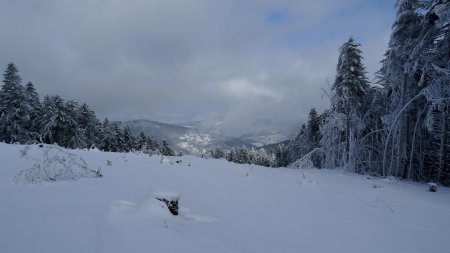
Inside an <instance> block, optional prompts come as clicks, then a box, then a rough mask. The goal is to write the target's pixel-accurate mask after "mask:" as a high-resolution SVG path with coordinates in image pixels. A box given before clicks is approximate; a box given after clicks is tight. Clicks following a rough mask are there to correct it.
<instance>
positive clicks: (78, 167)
mask: <svg viewBox="0 0 450 253" xmlns="http://www.w3.org/2000/svg"><path fill="white" fill-rule="evenodd" d="M39 151H41V152H42V157H39V158H37V159H34V160H35V163H34V164H33V166H32V167H31V168H29V169H27V170H22V171H21V172H19V173H18V174H17V175H16V177H15V182H16V183H33V184H37V183H41V182H43V181H60V180H74V179H78V178H93V177H101V176H102V174H101V172H100V168H99V169H92V168H90V167H89V166H88V164H87V163H86V162H85V161H84V160H83V158H81V157H79V156H77V155H76V154H72V153H69V152H67V151H66V150H64V149H63V148H60V147H58V146H54V145H45V146H44V147H43V149H40V150H39ZM21 155H23V154H21Z"/></svg>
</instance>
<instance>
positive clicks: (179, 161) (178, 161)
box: [175, 160, 183, 163]
mask: <svg viewBox="0 0 450 253" xmlns="http://www.w3.org/2000/svg"><path fill="white" fill-rule="evenodd" d="M175 163H183V161H182V160H176V161H175Z"/></svg>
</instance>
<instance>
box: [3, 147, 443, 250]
mask: <svg viewBox="0 0 450 253" xmlns="http://www.w3.org/2000/svg"><path fill="white" fill-rule="evenodd" d="M24 148H25V146H20V145H6V144H0V155H1V161H2V166H1V167H2V168H1V169H0V203H1V208H0V252H8V253H15V252H50V253H51V252H58V253H59V252H69V253H70V252H77V253H79V252H96V253H97V252H98V253H106V252H108V253H114V252H133V253H134V252H137V253H139V252H200V253H201V252H258V253H260V252H348V253H353V252H358V253H359V252H369V253H370V252H377V253H378V252H409V253H410V252H412V253H414V252H446V250H447V249H448V248H449V247H450V240H448V235H449V234H450V219H448V214H449V213H450V190H449V189H447V188H443V187H439V189H438V192H436V193H431V192H428V191H427V189H428V187H427V185H426V184H421V183H414V182H401V181H397V180H387V179H376V178H375V179H367V178H366V177H364V176H361V175H356V174H352V173H346V172H344V171H338V170H335V171H333V170H316V169H304V170H302V172H303V173H304V176H305V177H303V175H302V173H300V172H299V171H298V170H296V169H286V168H264V167H259V166H255V165H238V164H233V163H229V162H227V161H224V160H212V159H209V160H207V159H200V158H196V157H192V156H185V157H181V158H179V157H174V158H164V159H162V158H161V157H160V156H153V157H149V156H147V155H144V154H118V153H104V152H99V151H80V150H68V151H67V152H69V153H74V154H76V155H78V156H80V157H82V158H83V159H84V160H85V161H86V163H88V164H89V165H90V166H91V167H93V168H98V167H101V171H102V173H103V177H102V178H89V179H78V180H68V181H58V182H43V183H40V184H25V183H14V177H15V175H17V174H18V173H19V172H20V171H22V170H25V169H28V168H30V167H31V166H32V165H33V163H34V162H36V159H39V157H41V153H42V149H40V148H38V147H37V146H30V147H29V148H27V149H26V150H25V149H24ZM21 150H22V151H25V153H26V155H24V154H23V153H24V152H20V151H21ZM180 159H181V160H182V161H183V163H181V164H178V163H175V161H176V160H180ZM108 160H109V161H111V166H108V165H107V161H108ZM170 161H172V162H170ZM188 164H190V166H188ZM155 192H159V194H161V192H163V193H164V194H166V195H167V194H168V195H170V196H175V195H176V196H178V195H177V194H179V195H180V196H181V198H180V215H178V216H172V215H171V214H170V213H169V211H168V209H167V207H166V206H165V204H164V203H162V202H160V201H158V200H156V199H155V198H154V193H155Z"/></svg>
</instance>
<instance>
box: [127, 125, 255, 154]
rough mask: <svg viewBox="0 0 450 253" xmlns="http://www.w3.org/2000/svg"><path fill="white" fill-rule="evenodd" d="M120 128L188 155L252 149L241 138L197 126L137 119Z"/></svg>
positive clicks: (250, 145)
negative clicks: (168, 144) (221, 150)
mask: <svg viewBox="0 0 450 253" xmlns="http://www.w3.org/2000/svg"><path fill="white" fill-rule="evenodd" d="M119 124H120V125H121V126H122V127H125V126H126V127H128V128H129V129H130V131H131V132H132V133H133V134H135V135H137V134H139V133H140V132H144V133H145V134H146V135H149V136H151V137H152V138H155V139H157V140H159V141H162V140H166V141H167V142H169V143H170V144H171V145H173V146H174V147H175V148H177V149H178V150H179V151H182V152H183V153H190V154H204V153H205V152H207V151H209V150H212V149H215V148H222V149H230V148H232V147H238V146H239V147H240V146H246V147H248V148H251V147H254V145H253V144H252V143H250V142H249V141H246V140H244V139H241V138H235V137H227V136H223V135H221V134H220V133H218V132H217V131H215V129H214V128H209V129H208V128H206V127H200V126H199V125H197V126H190V125H187V124H186V125H185V126H180V125H175V124H167V123H161V122H157V121H152V120H146V119H139V120H131V121H124V122H119Z"/></svg>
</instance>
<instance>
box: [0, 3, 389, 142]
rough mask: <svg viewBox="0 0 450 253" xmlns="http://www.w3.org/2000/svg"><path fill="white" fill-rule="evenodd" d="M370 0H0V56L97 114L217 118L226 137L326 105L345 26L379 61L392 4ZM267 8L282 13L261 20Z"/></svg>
mask: <svg viewBox="0 0 450 253" xmlns="http://www.w3.org/2000/svg"><path fill="white" fill-rule="evenodd" d="M369 2H370V1H367V2H366V1H364V3H363V2H361V1H357V0H341V1H333V0H317V1H293V0H292V1H290V0H272V1H271V0H259V1H258V0H249V1H242V0H241V1H238V0H230V1H219V0H190V1H176V0H167V1H157V0H147V1H145V0H130V1H119V0H103V1H91V0H89V1H88V0H80V1H56V0H40V1H31V0H29V1H7V0H0V6H1V8H0V31H2V39H1V40H0V55H1V57H0V66H6V64H7V63H8V62H10V61H14V62H15V63H16V64H17V65H18V67H19V70H20V74H21V75H22V77H23V78H24V80H31V81H33V82H34V83H36V85H37V89H38V91H39V92H40V94H59V95H61V96H63V97H64V98H65V99H75V100H78V101H81V102H87V103H88V104H90V105H91V106H92V108H93V109H94V110H95V111H96V112H97V114H98V115H99V116H100V117H109V118H112V119H133V118H149V119H156V120H163V121H168V120H171V121H173V120H174V118H179V119H180V120H186V119H189V118H192V119H202V118H204V119H210V118H211V117H213V118H214V119H217V118H222V120H223V127H224V131H225V132H227V133H229V134H233V135H239V134H241V133H244V132H248V131H249V129H251V127H252V126H253V125H254V122H257V121H260V120H264V119H271V120H272V121H273V122H275V123H276V124H275V125H276V127H280V128H282V127H285V126H297V125H298V123H299V121H301V120H304V119H306V117H307V113H308V111H309V108H311V107H317V108H319V109H324V108H326V106H327V105H328V102H327V100H326V99H321V95H322V90H321V89H322V88H323V87H326V86H327V83H326V82H327V80H330V81H332V79H333V77H334V69H335V65H336V62H337V53H338V52H337V50H338V48H339V46H340V45H341V44H342V43H343V42H344V41H345V40H346V39H347V38H348V36H349V35H351V34H353V35H354V36H355V37H356V39H357V40H361V42H362V43H363V45H364V47H363V50H365V51H367V52H365V56H366V65H367V67H368V70H369V72H371V73H373V72H374V71H376V70H377V68H378V67H379V65H378V61H379V60H380V59H381V56H382V54H383V53H384V50H385V48H386V45H387V40H388V34H389V29H390V24H391V22H392V21H391V20H390V18H391V17H392V13H393V12H394V10H393V8H372V7H373V6H372V4H370V3H369ZM361 5H362V7H361ZM358 6H359V7H358ZM356 7H358V11H349V13H348V14H346V15H340V13H341V12H345V11H346V10H352V8H353V9H354V8H356ZM273 10H281V11H283V12H285V13H286V15H288V19H287V21H286V22H283V23H280V24H267V21H266V16H267V14H268V13H270V12H271V11H273ZM330 16H331V17H332V18H330ZM355 20H364V22H362V21H361V22H359V21H358V22H355ZM292 43H294V44H292Z"/></svg>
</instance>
